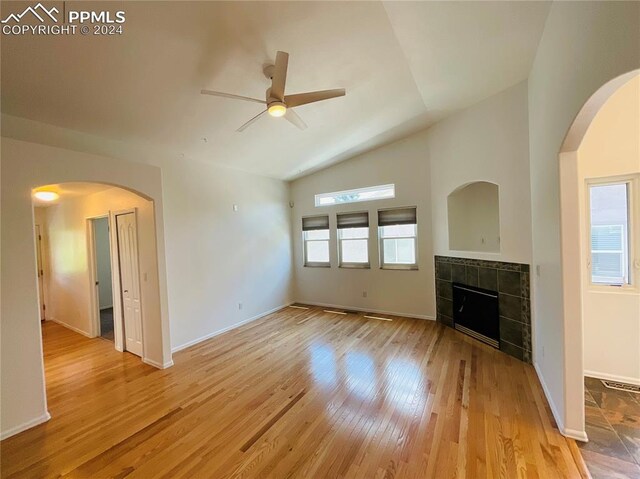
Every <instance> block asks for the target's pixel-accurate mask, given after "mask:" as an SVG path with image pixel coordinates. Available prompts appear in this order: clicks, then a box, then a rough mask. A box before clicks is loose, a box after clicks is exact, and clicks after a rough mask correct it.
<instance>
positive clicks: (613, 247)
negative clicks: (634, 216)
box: [589, 182, 630, 285]
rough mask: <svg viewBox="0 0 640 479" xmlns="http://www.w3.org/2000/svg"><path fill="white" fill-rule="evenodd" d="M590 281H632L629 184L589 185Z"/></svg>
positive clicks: (618, 283)
mask: <svg viewBox="0 0 640 479" xmlns="http://www.w3.org/2000/svg"><path fill="white" fill-rule="evenodd" d="M589 204H590V227H591V231H590V236H591V238H590V243H591V282H592V283H595V284H605V285H624V284H629V283H630V281H629V262H630V260H629V258H630V251H629V244H630V243H629V231H630V228H629V183H628V182H622V183H609V184H597V185H594V184H592V185H590V186H589Z"/></svg>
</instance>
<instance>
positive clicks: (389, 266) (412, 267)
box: [380, 264, 418, 271]
mask: <svg viewBox="0 0 640 479" xmlns="http://www.w3.org/2000/svg"><path fill="white" fill-rule="evenodd" d="M380 269H389V270H398V271H418V265H417V264H383V265H382V266H380Z"/></svg>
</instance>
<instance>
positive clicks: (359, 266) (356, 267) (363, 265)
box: [338, 263, 371, 269]
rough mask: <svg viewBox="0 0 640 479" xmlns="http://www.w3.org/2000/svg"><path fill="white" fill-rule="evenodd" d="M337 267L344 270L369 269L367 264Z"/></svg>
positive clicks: (344, 264) (347, 264) (345, 264)
mask: <svg viewBox="0 0 640 479" xmlns="http://www.w3.org/2000/svg"><path fill="white" fill-rule="evenodd" d="M338 267H339V268H345V269H371V265H370V264H369V263H366V264H365V263H343V264H341V265H340V266H338Z"/></svg>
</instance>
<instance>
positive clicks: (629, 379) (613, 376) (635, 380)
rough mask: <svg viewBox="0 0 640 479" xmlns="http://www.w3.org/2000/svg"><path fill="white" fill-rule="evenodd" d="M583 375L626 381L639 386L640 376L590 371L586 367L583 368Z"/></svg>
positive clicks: (620, 381)
mask: <svg viewBox="0 0 640 479" xmlns="http://www.w3.org/2000/svg"><path fill="white" fill-rule="evenodd" d="M584 375H585V376H589V377H591V378H596V379H604V380H607V381H616V382H619V383H627V384H633V385H635V386H640V378H632V377H628V376H618V375H616V374H608V373H601V372H598V371H590V370H588V369H585V370H584Z"/></svg>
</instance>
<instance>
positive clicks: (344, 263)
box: [336, 211, 371, 269]
mask: <svg viewBox="0 0 640 479" xmlns="http://www.w3.org/2000/svg"><path fill="white" fill-rule="evenodd" d="M343 214H344V215H348V214H366V215H367V221H368V222H369V225H368V226H366V227H365V226H358V227H357V228H360V229H364V228H366V229H367V237H366V238H342V237H341V236H342V233H341V230H348V229H356V228H340V227H338V226H337V223H338V220H337V217H338V216H339V215H343ZM336 230H337V231H336V237H337V240H338V268H345V269H371V251H370V249H371V248H369V242H370V241H371V218H370V217H369V212H368V211H348V212H346V211H345V212H342V213H337V214H336ZM362 240H365V241H366V244H367V261H366V263H355V262H352V261H343V260H342V258H343V256H344V255H343V253H342V242H343V241H362Z"/></svg>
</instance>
